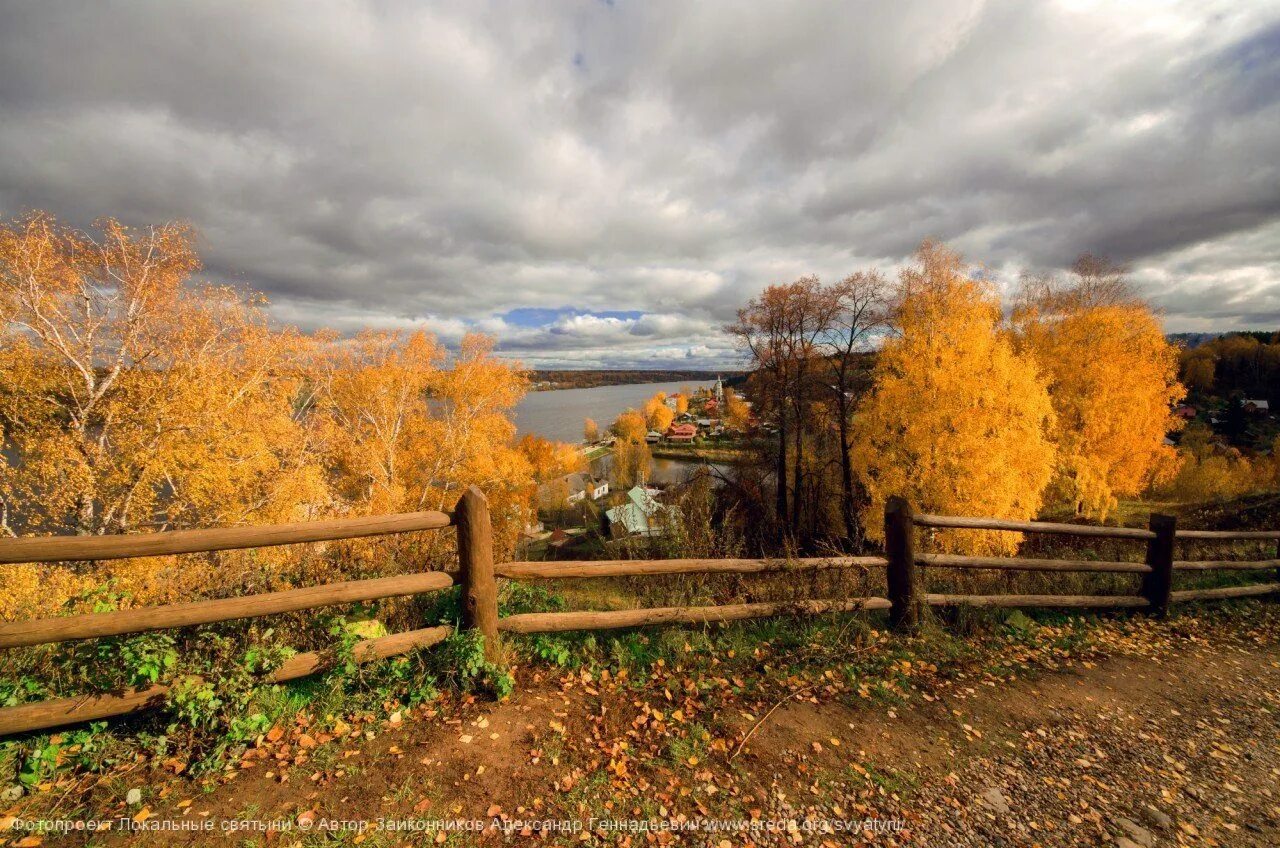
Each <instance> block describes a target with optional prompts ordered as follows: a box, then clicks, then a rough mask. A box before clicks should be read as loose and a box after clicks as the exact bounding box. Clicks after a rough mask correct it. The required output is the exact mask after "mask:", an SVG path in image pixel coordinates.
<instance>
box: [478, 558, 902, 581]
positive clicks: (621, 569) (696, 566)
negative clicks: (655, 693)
mask: <svg viewBox="0 0 1280 848" xmlns="http://www.w3.org/2000/svg"><path fill="white" fill-rule="evenodd" d="M886 562H887V560H885V558H884V557H878V556H863V557H809V558H803V559H611V560H592V561H589V562H572V561H566V562H505V563H502V564H500V565H498V566H496V567H495V568H494V572H495V573H496V574H497V576H499V577H507V578H510V579H513V580H554V579H569V578H590V577H639V576H650V575H660V574H759V573H765V572H774V571H805V570H815V569H826V568H858V567H865V568H883V567H884V566H885V563H886Z"/></svg>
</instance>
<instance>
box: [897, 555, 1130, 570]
mask: <svg viewBox="0 0 1280 848" xmlns="http://www.w3.org/2000/svg"><path fill="white" fill-rule="evenodd" d="M916 562H917V563H919V564H920V565H923V566H927V567H932V568H990V569H997V570H1004V571H1067V572H1077V571H1079V572H1095V571H1096V572H1108V573H1112V572H1113V573H1117V574H1146V573H1147V572H1149V571H1150V570H1151V566H1149V565H1146V564H1144V563H1141V562H1115V561H1105V560H1088V559H1023V558H1022V557H976V556H956V555H952V554H918V555H917V556H916Z"/></svg>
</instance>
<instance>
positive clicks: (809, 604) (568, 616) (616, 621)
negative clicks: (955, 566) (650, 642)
mask: <svg viewBox="0 0 1280 848" xmlns="http://www.w3.org/2000/svg"><path fill="white" fill-rule="evenodd" d="M889 607H890V604H889V601H888V599H887V598H874V597H873V598H849V599H845V600H838V601H815V600H807V601H775V602H768V603H754V604H726V605H724V606H714V607H653V608H650V609H636V610H608V611H601V612H593V611H586V612H531V613H521V614H520V615H510V616H507V617H506V618H501V619H498V626H499V627H500V628H501V629H502V630H505V631H510V632H512V633H556V632H560V631H563V630H612V629H617V628H623V627H646V626H649V625H655V624H707V623H711V622H717V621H740V620H742V619H748V618H769V617H771V616H779V615H821V614H823V613H830V612H857V611H859V610H885V609H889Z"/></svg>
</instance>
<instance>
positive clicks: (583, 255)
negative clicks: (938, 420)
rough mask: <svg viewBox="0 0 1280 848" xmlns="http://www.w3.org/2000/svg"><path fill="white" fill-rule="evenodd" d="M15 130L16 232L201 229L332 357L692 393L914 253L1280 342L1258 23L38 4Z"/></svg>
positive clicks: (225, 274)
mask: <svg viewBox="0 0 1280 848" xmlns="http://www.w3.org/2000/svg"><path fill="white" fill-rule="evenodd" d="M0 115H2V116H3V120H0V213H4V214H17V213H19V212H21V211H22V210H23V209H27V208H47V209H49V210H50V211H52V212H54V213H55V214H57V215H59V216H60V217H63V218H65V219H67V220H69V221H71V222H73V223H75V224H77V225H88V224H89V223H90V222H91V221H92V219H93V218H95V217H97V216H99V215H103V214H114V215H117V216H119V217H122V218H123V219H125V220H127V221H130V222H133V223H146V222H152V221H157V220H162V219H168V218H181V219H186V220H189V221H191V222H192V223H193V224H195V225H196V227H197V228H198V229H199V231H200V233H201V252H202V255H203V256H204V258H205V261H206V266H207V270H208V273H209V274H210V275H211V276H213V277H216V278H218V279H222V280H228V281H231V282H235V283H242V284H245V285H248V286H251V287H255V288H259V289H262V290H264V291H266V292H267V294H268V295H269V296H270V298H271V300H272V302H273V303H274V307H273V309H274V310H275V314H276V316H277V317H279V318H280V319H281V320H288V321H297V322H299V323H301V324H303V325H304V326H308V327H312V326H321V325H326V326H331V327H337V328H338V329H341V330H344V331H348V330H351V329H354V328H357V327H359V326H365V325H376V326H384V327H404V328H409V327H427V328H430V329H432V330H434V331H436V332H438V333H439V334H440V335H441V337H442V338H445V339H446V340H450V339H455V338H457V337H459V336H460V334H461V333H462V332H463V331H465V330H466V329H469V328H475V329H481V330H484V331H489V332H494V333H496V334H499V335H500V336H502V338H503V341H504V346H505V348H506V349H508V350H510V351H513V355H515V353H516V352H518V354H519V355H521V356H523V357H525V358H526V359H528V360H529V361H532V362H547V363H551V362H553V361H554V362H560V363H564V362H578V363H581V364H584V365H587V364H592V363H596V364H599V363H604V362H619V361H623V360H626V361H628V362H632V361H635V362H640V363H643V362H645V361H646V360H645V357H652V361H653V362H655V363H656V362H657V361H659V360H663V361H682V362H686V363H687V364H692V360H687V359H686V356H687V354H688V352H689V351H690V350H694V351H699V354H698V355H703V354H702V353H701V352H702V350H703V348H706V353H705V355H706V356H708V357H722V356H730V355H731V354H730V353H729V348H728V345H727V343H726V342H725V341H724V340H723V338H719V337H718V330H717V328H718V327H719V326H720V325H722V324H723V323H724V322H726V321H728V320H730V319H731V318H732V315H733V311H734V309H735V308H736V307H737V306H738V305H739V304H741V303H742V302H744V301H745V300H746V299H747V298H749V297H750V296H752V295H753V294H755V293H756V292H758V291H759V290H760V289H762V288H763V287H764V286H766V285H768V284H770V283H776V282H782V281H787V280H790V279H794V278H795V277H798V276H800V275H802V274H807V273H818V274H821V275H823V276H824V277H828V278H831V277H838V276H842V275H844V274H846V273H848V272H850V271H852V270H854V269H855V268H857V267H860V266H862V265H866V264H872V263H874V264H877V265H880V266H882V267H891V266H893V265H894V264H896V263H899V262H901V261H902V260H903V259H904V257H906V256H907V255H908V254H909V252H910V251H911V250H912V249H913V248H914V247H915V245H917V244H918V243H919V242H920V240H921V239H923V238H925V237H938V238H942V239H945V240H948V241H950V242H952V243H954V244H955V245H956V246H957V247H958V248H960V249H961V250H963V251H964V252H965V253H966V254H968V255H969V256H970V257H971V258H972V259H974V260H977V261H982V262H985V263H987V264H988V265H989V266H991V267H993V268H996V269H998V270H999V272H1000V273H1001V274H1002V275H1004V276H1006V277H1012V276H1016V273H1017V272H1018V270H1020V269H1022V268H1026V267H1031V268H1037V269H1040V268H1047V267H1055V266H1061V265H1065V264H1067V263H1069V262H1070V261H1071V260H1072V259H1073V258H1074V257H1075V256H1076V255H1077V254H1078V253H1080V252H1083V251H1092V252H1095V253H1103V254H1109V255H1111V256H1112V257H1113V258H1115V259H1118V260H1121V261H1127V262H1130V263H1132V264H1133V266H1134V268H1135V275H1136V277H1137V278H1138V279H1139V281H1140V282H1142V283H1143V284H1144V285H1148V286H1149V290H1150V291H1151V293H1152V294H1153V296H1154V297H1155V298H1156V300H1157V302H1158V303H1160V305H1162V306H1163V307H1164V308H1165V309H1166V311H1167V313H1168V316H1169V324H1170V327H1171V329H1181V328H1188V327H1195V328H1203V327H1210V328H1215V329H1225V328H1231V327H1244V326H1274V325H1275V324H1276V323H1280V318H1277V316H1278V315H1280V307H1278V306H1277V304H1276V299H1277V294H1276V287H1277V285H1280V269H1278V268H1277V260H1276V257H1277V255H1280V230H1278V229H1277V226H1278V222H1280V165H1277V162H1276V157H1275V151H1276V150H1277V149H1280V10H1278V9H1277V7H1276V6H1275V5H1274V4H1273V3H1267V2H1256V3H1246V2H1236V1H1235V0H1231V1H1230V2H1228V0H1209V1H1208V2H1195V1H1193V0H1180V2H1165V0H1160V2H1156V0H1143V2H1138V3H1125V4H1115V3H1090V2H1040V3H1024V2H1014V0H987V2H981V1H980V0H965V2H951V0H904V2H900V3H896V4H893V5H892V6H891V7H883V6H873V5H872V6H868V5H862V6H859V5H856V4H848V3H839V2H829V3H824V2H817V3H806V4H799V5H797V4H793V3H777V4H772V3H763V4H746V5H744V4H740V3H727V2H724V3H718V2H705V3H696V4H685V3H682V4H677V3H664V2H644V3H641V2H627V0H620V2H618V3H616V4H603V3H600V4H582V5H572V6H554V7H547V6H537V7H534V6H530V7H518V6H512V5H508V4H503V5H501V6H497V5H488V4H485V3H480V4H476V3H461V2H446V3H444V4H438V5H432V6H430V7H428V6H425V5H423V4H419V3H416V2H407V0H391V2H385V3H373V2H360V0H319V2H305V3H304V2H301V0H298V1H297V2H293V3H288V2H286V3H278V4H268V5H265V6H264V5H262V4H257V3H250V2H247V0H246V2H242V3H239V4H234V3H233V4H227V3H222V2H218V3H214V2H199V1H198V0H192V2H184V3H180V4H179V3H172V4H151V3H143V2H126V1H125V0H122V2H116V3H102V4H91V5H87V6H86V5H80V4H71V3H66V2H63V1H62V0H49V2H44V3H37V4H5V5H4V6H3V7H2V8H0ZM518 307H545V308H563V307H571V308H573V309H576V310H578V311H579V313H586V314H577V315H574V316H570V317H566V316H562V317H561V318H559V319H557V320H556V321H555V322H551V323H548V324H547V325H546V326H541V327H533V328H530V327H526V326H515V325H512V324H509V323H508V322H506V321H503V320H502V318H501V317H500V316H502V315H505V314H506V313H507V312H508V311H509V310H511V309H514V308H518ZM616 311H627V312H639V313H643V314H642V315H641V316H639V317H636V318H618V317H616V316H601V315H600V313H604V312H616Z"/></svg>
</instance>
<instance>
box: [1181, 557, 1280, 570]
mask: <svg viewBox="0 0 1280 848" xmlns="http://www.w3.org/2000/svg"><path fill="white" fill-rule="evenodd" d="M1272 568H1280V559H1258V560H1243V559H1238V560H1231V559H1225V560H1224V559H1210V560H1186V559H1175V560H1174V561H1173V570H1174V571H1267V570H1268V569H1272Z"/></svg>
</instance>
